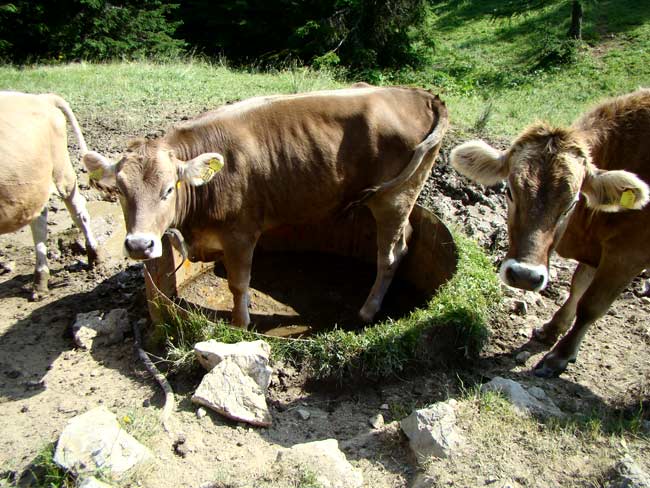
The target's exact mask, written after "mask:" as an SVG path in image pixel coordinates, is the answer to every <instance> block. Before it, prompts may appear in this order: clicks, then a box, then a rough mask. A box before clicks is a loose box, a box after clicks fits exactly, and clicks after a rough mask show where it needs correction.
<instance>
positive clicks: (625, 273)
mask: <svg viewBox="0 0 650 488" xmlns="http://www.w3.org/2000/svg"><path fill="white" fill-rule="evenodd" d="M642 269H643V265H639V266H636V265H635V264H634V263H632V262H628V263H624V262H622V261H621V260H620V259H607V258H603V261H601V263H600V265H599V266H598V268H597V269H596V271H595V273H594V275H593V280H592V281H591V283H590V284H589V286H588V287H587V289H586V290H585V292H584V294H583V295H582V298H581V299H580V300H579V301H578V304H577V307H576V320H575V323H574V324H573V327H571V329H569V331H568V332H567V333H566V335H565V336H564V337H562V339H560V340H559V341H558V342H557V343H556V344H555V346H553V349H551V351H549V353H548V354H546V356H544V358H543V359H542V360H541V361H540V362H539V363H538V364H537V365H536V366H535V370H534V373H535V375H536V376H541V377H544V378H549V377H555V376H559V375H560V374H561V373H562V372H563V371H564V370H565V369H566V367H567V366H568V364H569V363H572V362H575V360H576V357H577V355H578V350H579V349H580V344H581V343H582V340H583V338H584V336H585V334H586V333H587V330H588V329H589V327H590V326H591V324H593V323H594V322H595V321H596V320H598V319H599V318H600V317H602V316H603V315H605V313H606V312H607V310H608V309H609V307H610V306H611V304H612V303H613V302H614V300H616V298H617V297H618V296H619V295H620V294H621V292H622V291H623V290H624V289H625V287H626V286H627V285H628V284H629V283H630V281H632V279H633V278H634V277H635V276H636V275H637V274H638V273H639V272H640V271H641V270H642Z"/></svg>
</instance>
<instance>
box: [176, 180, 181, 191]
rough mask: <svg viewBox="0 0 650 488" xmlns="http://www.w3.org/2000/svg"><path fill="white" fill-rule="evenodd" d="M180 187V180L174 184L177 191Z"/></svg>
mask: <svg viewBox="0 0 650 488" xmlns="http://www.w3.org/2000/svg"><path fill="white" fill-rule="evenodd" d="M180 187H181V182H180V180H178V181H177V182H176V189H179V188H180Z"/></svg>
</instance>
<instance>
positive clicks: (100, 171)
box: [88, 168, 104, 181]
mask: <svg viewBox="0 0 650 488" xmlns="http://www.w3.org/2000/svg"><path fill="white" fill-rule="evenodd" d="M102 176H104V168H97V169H96V170H95V171H91V172H90V173H88V178H90V179H91V180H95V181H99V180H101V179H102Z"/></svg>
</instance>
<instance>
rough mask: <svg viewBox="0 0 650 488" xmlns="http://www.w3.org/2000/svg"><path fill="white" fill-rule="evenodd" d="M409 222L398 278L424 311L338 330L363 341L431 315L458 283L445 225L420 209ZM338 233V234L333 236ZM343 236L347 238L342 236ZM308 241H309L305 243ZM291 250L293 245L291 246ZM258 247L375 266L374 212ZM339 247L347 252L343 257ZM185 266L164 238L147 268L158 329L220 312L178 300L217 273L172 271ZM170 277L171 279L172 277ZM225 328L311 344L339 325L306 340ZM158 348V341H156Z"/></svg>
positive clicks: (299, 230) (290, 232) (271, 238)
mask: <svg viewBox="0 0 650 488" xmlns="http://www.w3.org/2000/svg"><path fill="white" fill-rule="evenodd" d="M363 209H365V210H363ZM410 222H411V225H412V226H413V230H414V232H413V236H412V238H411V240H410V241H409V251H408V253H407V255H406V256H405V257H404V259H403V261H402V262H401V263H400V265H399V267H398V271H397V275H399V277H400V279H401V280H402V281H405V282H407V283H409V285H412V286H414V287H415V288H416V289H417V290H418V292H420V293H421V294H422V296H423V297H424V300H423V305H422V306H421V307H414V308H411V309H409V310H408V311H406V312H405V313H404V314H403V315H401V316H399V317H396V318H388V319H384V320H382V321H376V322H372V323H370V324H363V323H362V322H361V320H360V319H359V327H358V328H341V329H338V330H345V331H346V332H350V333H354V334H358V335H363V334H365V333H366V332H367V331H368V330H369V329H374V328H375V327H377V326H379V325H381V324H383V323H384V322H386V321H390V322H391V323H396V322H400V321H402V320H404V319H405V318H407V317H408V316H410V315H411V314H412V313H413V312H414V311H416V310H418V309H422V310H425V311H426V310H428V309H429V304H430V302H431V301H432V300H433V298H434V297H435V295H436V294H437V292H438V290H439V288H440V287H441V286H442V285H444V284H445V283H447V282H448V281H449V280H451V279H452V278H453V277H454V275H455V274H456V272H457V270H458V260H459V251H458V247H457V245H456V242H455V240H454V237H453V234H452V233H451V232H450V230H449V229H448V228H447V226H446V225H445V224H444V222H443V221H442V220H441V219H440V218H439V217H438V216H437V215H435V213H433V212H432V211H431V210H430V209H427V208H425V207H422V206H420V205H416V206H414V208H413V211H412V212H411V215H410ZM334 230H336V232H332V231H334ZM342 230H344V231H345V232H343V233H342V232H341V231H342ZM331 235H337V236H339V237H341V236H342V235H345V236H346V238H345V239H338V240H336V242H334V244H333V245H330V244H332V243H331V242H330V243H328V242H327V241H325V240H320V239H321V237H323V236H325V237H328V236H331ZM296 236H299V238H296ZM305 236H307V238H306V240H305ZM348 238H349V239H348ZM346 239H347V240H346ZM314 243H316V245H314ZM287 244H289V245H288V246H287ZM258 246H259V247H260V248H261V250H263V251H264V253H267V252H270V253H273V252H285V253H290V252H300V251H308V252H315V253H325V254H331V255H334V256H337V255H338V256H348V257H352V258H355V259H357V260H360V261H365V262H366V263H369V262H372V264H373V265H375V266H376V230H375V224H374V218H372V215H371V214H370V211H369V210H368V209H367V208H366V207H361V208H360V211H359V209H358V210H355V212H354V218H352V219H348V220H347V221H346V219H334V218H329V219H325V220H323V221H320V222H316V223H311V224H303V225H291V226H289V225H285V226H281V227H279V228H276V229H272V230H271V231H268V232H265V233H264V234H263V235H262V237H261V238H260V241H259V244H258ZM341 246H342V247H343V249H344V252H341ZM319 247H320V248H319ZM323 247H325V249H323ZM337 251H338V252H337ZM440 251H442V252H440ZM423 256H424V258H423ZM441 258H442V259H441ZM450 258H451V259H450ZM181 261H182V258H181V257H180V253H179V252H178V251H177V250H176V248H175V247H174V246H173V244H172V241H171V240H170V239H168V238H167V237H165V238H164V239H163V256H162V257H161V258H158V259H156V260H151V261H147V262H146V263H145V266H144V271H145V285H146V298H147V303H148V308H149V315H150V317H151V319H152V322H153V324H154V325H160V324H163V323H165V322H166V320H167V319H168V318H169V317H170V315H171V314H172V313H174V314H176V315H178V316H179V317H180V318H181V319H183V320H185V319H187V318H188V317H189V316H190V315H191V314H195V313H197V311H198V312H199V313H200V311H201V309H208V310H213V311H215V312H216V310H214V309H210V308H209V307H204V306H203V305H197V304H196V303H193V302H191V301H190V300H188V299H187V298H180V297H179V291H180V290H182V288H183V287H184V286H186V285H187V284H188V283H189V282H190V281H191V280H194V279H197V278H199V276H200V275H202V274H205V273H206V272H213V271H214V267H215V265H216V263H215V262H207V263H190V262H189V261H186V262H185V263H184V264H183V265H182V266H181V268H180V269H179V271H178V272H177V273H176V274H173V270H174V269H175V268H176V266H177V265H178V264H180V263H181ZM423 261H424V262H426V263H428V266H429V271H428V277H429V278H431V277H432V276H433V277H434V279H433V280H431V282H432V283H427V277H426V276H425V275H426V274H427V273H423V272H422V269H423V266H422V262H423ZM436 267H437V268H436ZM170 271H171V272H172V275H171V276H168V273H169V272H170ZM432 273H433V274H432ZM434 275H435V276H434ZM413 277H419V278H417V280H416V281H418V280H419V281H420V283H419V284H416V283H414V281H413ZM432 285H433V286H432ZM389 293H390V291H389ZM203 319H204V320H206V322H207V323H210V324H214V325H216V324H217V322H216V321H215V320H212V319H210V318H209V317H206V316H205V314H203ZM221 323H222V324H223V325H224V326H226V327H228V328H229V329H232V330H234V331H243V332H246V333H247V334H251V335H252V336H254V337H259V338H263V339H274V340H275V339H279V340H283V341H300V342H313V341H314V339H315V338H317V337H319V336H322V335H324V334H327V333H330V332H332V331H334V330H337V328H336V327H335V324H332V326H331V327H326V328H322V329H319V330H316V331H313V332H312V333H309V334H308V335H306V336H301V337H292V336H280V335H273V334H267V333H264V332H258V331H256V330H246V329H240V328H237V327H234V326H232V325H231V324H229V323H228V322H227V321H221ZM271 330H273V329H271ZM154 342H158V341H156V340H155V339H154Z"/></svg>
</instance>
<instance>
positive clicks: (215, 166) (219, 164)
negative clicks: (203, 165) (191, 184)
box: [208, 158, 223, 173]
mask: <svg viewBox="0 0 650 488" xmlns="http://www.w3.org/2000/svg"><path fill="white" fill-rule="evenodd" d="M208 166H209V167H210V169H211V170H212V171H214V172H215V173H216V172H217V171H221V168H223V161H221V160H219V159H218V158H212V159H211V160H210V161H208Z"/></svg>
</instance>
